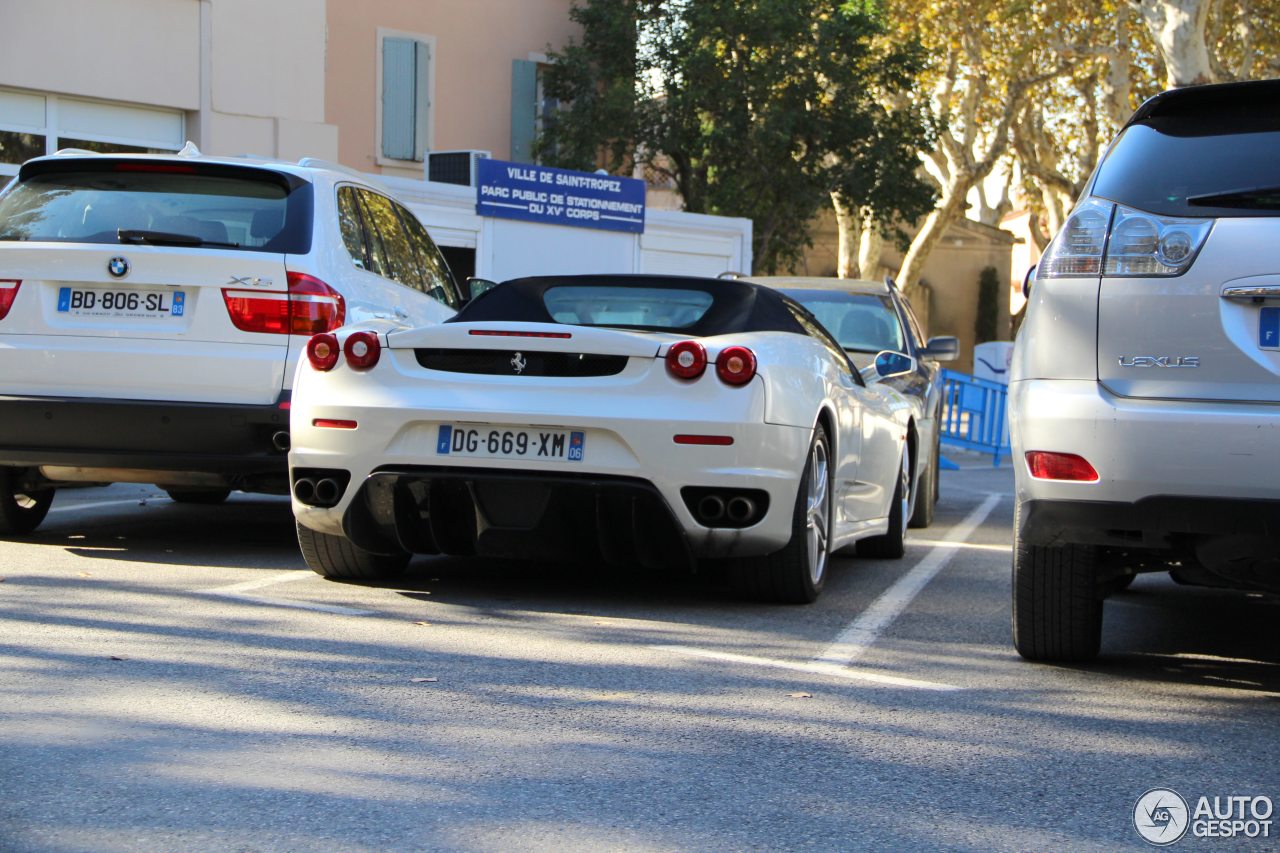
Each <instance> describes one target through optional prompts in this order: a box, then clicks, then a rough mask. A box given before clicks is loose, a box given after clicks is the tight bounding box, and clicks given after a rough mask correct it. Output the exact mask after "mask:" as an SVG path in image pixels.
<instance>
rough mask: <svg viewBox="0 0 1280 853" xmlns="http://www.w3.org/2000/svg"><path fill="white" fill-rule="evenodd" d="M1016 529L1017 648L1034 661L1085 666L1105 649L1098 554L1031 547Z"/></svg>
mask: <svg viewBox="0 0 1280 853" xmlns="http://www.w3.org/2000/svg"><path fill="white" fill-rule="evenodd" d="M1021 510H1022V507H1021V505H1018V506H1017V508H1016V509H1015V511H1014V522H1013V524H1014V526H1013V620H1012V621H1013V647H1014V648H1015V649H1017V651H1018V654H1020V655H1022V656H1023V657H1024V658H1026V659H1027V660H1033V661H1087V660H1092V659H1093V658H1095V657H1097V656H1098V650H1099V649H1100V648H1101V646H1102V597H1101V595H1100V594H1099V589H1098V582H1097V562H1098V553H1097V551H1098V549H1097V548H1095V547H1094V546H1092V545H1076V544H1068V545H1054V546H1047V545H1028V544H1026V543H1024V542H1022V540H1021V537H1020V536H1019V535H1018V527H1019V522H1020V520H1021V515H1022V511H1021Z"/></svg>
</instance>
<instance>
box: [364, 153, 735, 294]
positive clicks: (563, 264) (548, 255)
mask: <svg viewBox="0 0 1280 853" xmlns="http://www.w3.org/2000/svg"><path fill="white" fill-rule="evenodd" d="M375 177H376V178H377V180H380V181H381V182H382V183H384V184H385V185H386V186H387V187H388V188H389V189H390V190H391V191H392V192H394V193H395V194H396V196H397V197H398V198H399V199H400V200H401V201H403V202H404V203H405V204H407V205H408V206H409V209H410V210H412V211H413V212H414V213H415V214H416V215H417V216H418V218H419V219H421V220H422V222H423V224H424V225H426V226H427V230H428V231H429V232H430V233H431V236H432V238H433V239H434V240H435V241H436V243H438V244H439V245H440V246H441V248H443V249H444V250H445V252H446V254H447V255H448V256H449V257H450V262H451V264H452V265H453V266H454V267H455V273H457V274H458V275H459V276H460V277H463V276H465V275H476V276H479V277H481V278H488V279H493V280H494V281H504V280H506V279H510V278H518V277H520V276H526V275H543V274H572V273H663V274H677V275H706V276H715V275H719V274H720V273H722V272H729V271H732V272H749V271H750V270H751V220H749V219H739V218H734V217H727V216H708V215H705V214H700V213H684V212H682V211H675V210H653V209H649V210H647V211H646V214H645V229H644V232H643V233H641V234H631V233H625V232H617V231H601V230H596V229H591V228H575V227H572V226H565V225H547V224H542V223H536V222H522V221H519V220H514V219H497V218H493V217H488V216H480V215H478V214H477V213H476V190H475V187H471V186H459V185H456V184H445V183H439V182H435V181H419V180H413V179H411V178H395V177H388V176H375ZM468 260H471V261H472V263H471V264H470V265H468V263H467V261H468ZM468 267H470V268H468Z"/></svg>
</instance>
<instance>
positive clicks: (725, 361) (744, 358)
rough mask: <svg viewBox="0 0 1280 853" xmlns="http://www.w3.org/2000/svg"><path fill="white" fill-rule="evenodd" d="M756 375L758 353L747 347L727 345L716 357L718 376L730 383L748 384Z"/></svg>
mask: <svg viewBox="0 0 1280 853" xmlns="http://www.w3.org/2000/svg"><path fill="white" fill-rule="evenodd" d="M755 375H756V354H755V353H753V352H752V351H751V350H749V349H747V348H746V347H737V346H734V347H725V348H724V349H722V350H720V357H719V358H717V359H716V376H719V377H720V380H721V381H722V382H724V383H726V384H728V385H746V384H747V383H748V382H750V381H751V379H752V377H753V376H755Z"/></svg>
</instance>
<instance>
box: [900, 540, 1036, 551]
mask: <svg viewBox="0 0 1280 853" xmlns="http://www.w3.org/2000/svg"><path fill="white" fill-rule="evenodd" d="M907 545H908V546H911V545H919V546H921V547H932V546H936V545H945V546H947V547H948V548H960V549H963V550H966V551H996V552H999V553H1001V554H1012V553H1013V546H1012V545H984V544H982V543H980V542H948V541H946V540H945V539H908V540H907Z"/></svg>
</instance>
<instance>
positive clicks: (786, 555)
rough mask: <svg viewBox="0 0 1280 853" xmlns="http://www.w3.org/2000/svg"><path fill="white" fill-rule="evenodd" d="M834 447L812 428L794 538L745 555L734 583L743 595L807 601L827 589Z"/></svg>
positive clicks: (787, 601) (793, 523)
mask: <svg viewBox="0 0 1280 853" xmlns="http://www.w3.org/2000/svg"><path fill="white" fill-rule="evenodd" d="M831 477H832V471H831V452H830V444H829V443H828V441H827V431H826V429H825V428H824V427H823V426H822V425H821V424H819V425H818V426H817V428H816V429H814V432H813V441H812V442H811V443H810V445H809V456H808V458H807V459H806V461H805V466H804V472H803V473H802V474H801V477H800V489H799V491H798V493H797V495H796V505H795V510H794V512H793V514H792V519H791V541H790V542H788V543H787V544H786V546H785V547H784V548H783V549H782V550H781V551H776V552H774V553H772V554H768V555H766V556H763V557H750V558H747V559H744V560H741V561H740V562H739V563H738V564H737V565H736V566H735V567H734V573H733V577H734V581H735V585H736V586H737V588H738V589H739V591H740V592H742V593H743V594H744V595H747V596H749V597H751V598H757V599H762V600H765V601H777V602H780V603H784V604H808V603H809V602H811V601H814V600H815V599H817V597H818V596H819V595H821V594H822V588H823V587H824V586H825V585H826V583H827V566H828V564H829V562H830V556H831V504H832V502H831Z"/></svg>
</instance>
